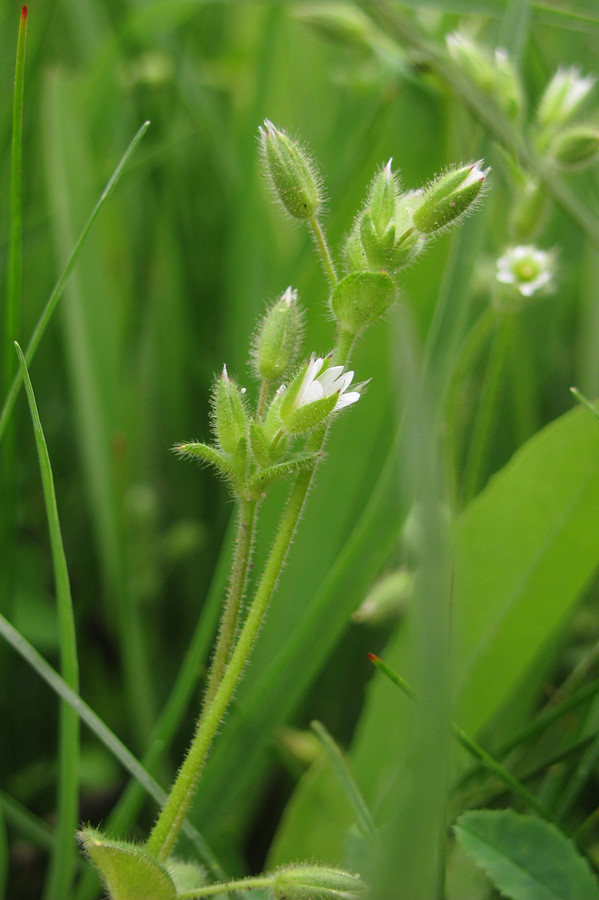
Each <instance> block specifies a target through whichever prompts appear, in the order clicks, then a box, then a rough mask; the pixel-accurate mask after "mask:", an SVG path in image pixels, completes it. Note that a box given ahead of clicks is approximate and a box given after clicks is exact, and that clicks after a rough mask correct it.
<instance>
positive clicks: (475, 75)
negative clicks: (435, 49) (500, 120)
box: [446, 31, 524, 120]
mask: <svg viewBox="0 0 599 900" xmlns="http://www.w3.org/2000/svg"><path fill="white" fill-rule="evenodd" d="M446 43H447V50H448V52H449V55H450V56H451V58H452V60H453V61H454V63H455V64H456V66H457V67H458V68H459V69H460V70H461V71H462V72H463V74H464V75H465V76H466V78H467V79H468V80H469V81H471V82H472V84H475V85H476V86H477V87H478V88H480V90H481V91H483V92H484V93H485V94H488V95H489V96H491V97H493V99H494V100H495V102H496V103H497V105H498V106H499V107H500V108H501V109H502V110H503V111H504V113H505V114H506V115H507V116H508V118H510V119H512V120H516V119H517V118H518V117H519V116H520V113H521V112H522V110H523V107H524V96H523V91H522V85H521V83H520V79H519V77H518V74H517V72H516V70H515V68H514V65H513V63H512V61H511V59H510V58H509V56H508V54H507V52H506V51H505V50H502V49H497V50H496V51H495V55H494V56H492V55H491V53H490V52H489V51H488V50H487V49H486V48H485V47H481V46H480V45H479V44H477V43H476V42H475V41H473V40H472V39H471V38H469V37H468V36H467V35H465V34H462V33H461V32H459V31H454V32H453V33H452V34H449V35H448V36H447V38H446Z"/></svg>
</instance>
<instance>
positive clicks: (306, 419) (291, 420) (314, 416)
mask: <svg viewBox="0 0 599 900" xmlns="http://www.w3.org/2000/svg"><path fill="white" fill-rule="evenodd" d="M302 380H303V374H302V375H301V376H300V381H299V384H298V385H297V387H296V389H295V390H294V392H293V395H292V396H290V397H287V396H286V395H285V396H284V397H283V402H282V404H281V419H282V420H283V425H284V427H285V429H286V430H287V431H289V432H290V433H291V434H302V433H303V432H306V431H311V430H312V428H316V426H317V425H320V424H321V422H323V421H324V420H325V419H326V418H327V416H329V415H330V414H331V413H332V412H333V410H334V409H335V407H336V405H337V399H338V397H337V394H331V395H330V396H328V397H321V398H320V400H314V402H313V403H305V404H304V405H303V406H300V407H299V408H298V409H295V408H294V404H295V398H296V396H297V393H298V390H299V386H300V384H301V382H302ZM296 381H297V379H296ZM294 384H295V382H294ZM292 387H293V385H292ZM290 393H291V390H290ZM287 401H289V402H287Z"/></svg>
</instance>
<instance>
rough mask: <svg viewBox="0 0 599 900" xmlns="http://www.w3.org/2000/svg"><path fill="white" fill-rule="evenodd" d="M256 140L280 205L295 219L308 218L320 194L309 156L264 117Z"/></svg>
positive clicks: (318, 203) (312, 212)
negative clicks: (259, 144)
mask: <svg viewBox="0 0 599 900" xmlns="http://www.w3.org/2000/svg"><path fill="white" fill-rule="evenodd" d="M260 143H261V147H262V154H263V158H264V166H265V170H266V173H267V175H268V177H269V179H270V181H271V184H272V186H273V188H274V192H275V195H276V197H277V198H278V199H279V200H280V202H281V204H282V206H283V208H284V209H286V210H287V212H288V213H289V214H290V215H291V216H293V217H294V218H295V219H311V218H312V217H313V216H315V215H316V212H317V211H318V208H319V206H320V203H321V200H322V197H321V191H320V185H319V179H318V176H317V174H316V171H315V169H314V166H313V164H312V161H311V160H310V158H309V157H308V156H307V154H306V153H305V152H304V151H303V150H302V148H301V147H300V145H299V144H298V143H297V141H293V140H291V138H290V137H288V135H287V134H285V132H284V131H280V130H279V129H278V128H276V127H275V126H274V125H273V124H272V122H269V121H268V119H265V121H264V127H261V128H260Z"/></svg>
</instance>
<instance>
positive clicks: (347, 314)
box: [331, 272, 398, 335]
mask: <svg viewBox="0 0 599 900" xmlns="http://www.w3.org/2000/svg"><path fill="white" fill-rule="evenodd" d="M397 297H398V290H397V287H396V285H395V283H394V281H393V279H392V278H391V277H390V276H389V275H387V274H386V272H353V273H352V274H351V275H346V276H345V278H342V279H341V281H340V282H339V283H338V284H337V286H336V287H335V290H334V291H333V295H332V297H331V310H332V311H333V315H334V316H335V318H336V319H337V321H338V322H339V323H340V324H341V326H342V327H343V328H344V330H345V331H348V332H349V333H350V334H353V335H357V334H359V333H360V332H361V331H363V329H364V328H366V327H367V326H368V325H370V324H371V323H372V322H375V321H376V320H377V319H379V318H380V317H381V316H383V315H384V314H385V313H386V312H387V310H388V309H389V307H390V306H391V305H392V303H394V302H395V300H396V299H397Z"/></svg>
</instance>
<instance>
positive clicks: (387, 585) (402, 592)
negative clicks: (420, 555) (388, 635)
mask: <svg viewBox="0 0 599 900" xmlns="http://www.w3.org/2000/svg"><path fill="white" fill-rule="evenodd" d="M414 582H415V575H414V572H411V571H410V570H409V569H398V570H397V571H396V572H390V573H389V574H388V575H385V576H384V577H383V578H381V579H379V581H377V582H376V584H374V585H373V586H372V589H371V590H370V591H369V593H368V594H367V596H366V597H365V599H364V600H363V601H362V603H361V604H360V606H359V607H358V609H357V610H356V611H355V612H354V613H353V615H352V619H353V621H354V622H360V623H364V624H366V625H380V624H382V623H384V622H389V621H392V620H393V619H398V618H399V617H400V616H401V614H402V613H403V612H404V611H405V608H406V606H407V605H408V603H409V602H410V600H411V599H412V597H413V595H414Z"/></svg>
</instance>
